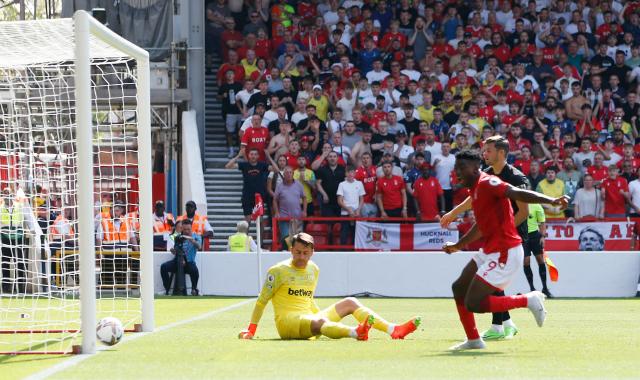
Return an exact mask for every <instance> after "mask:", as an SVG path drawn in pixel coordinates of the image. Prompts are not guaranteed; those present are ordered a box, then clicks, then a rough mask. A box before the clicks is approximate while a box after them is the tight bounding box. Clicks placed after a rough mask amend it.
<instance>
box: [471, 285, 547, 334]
mask: <svg viewBox="0 0 640 380" xmlns="http://www.w3.org/2000/svg"><path fill="white" fill-rule="evenodd" d="M492 289H493V287H492V286H491V285H489V284H487V283H486V282H484V281H483V280H477V281H476V280H475V279H474V281H472V282H471V284H470V285H469V291H468V292H467V296H466V298H465V306H466V307H467V309H469V310H470V311H472V312H474V313H488V312H491V313H494V312H504V311H508V310H511V309H518V308H525V307H526V308H528V309H529V310H530V311H531V313H533V316H534V318H535V319H536V323H537V324H538V326H540V327H542V325H543V324H544V320H545V318H546V315H547V311H546V310H545V308H544V299H545V296H544V294H542V293H541V292H538V291H535V292H529V293H527V294H522V295H515V296H504V297H497V296H493V295H491V292H492Z"/></svg>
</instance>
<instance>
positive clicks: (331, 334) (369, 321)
mask: <svg viewBox="0 0 640 380" xmlns="http://www.w3.org/2000/svg"><path fill="white" fill-rule="evenodd" d="M373 323H374V317H373V316H372V315H370V316H368V317H367V318H366V320H365V321H363V322H362V323H360V324H359V325H358V327H350V326H347V325H344V324H342V323H338V322H333V321H327V320H318V321H313V322H312V331H313V332H314V333H319V334H320V335H324V336H326V337H327V338H331V339H341V338H354V339H357V340H368V339H369V330H370V329H371V327H372V326H373ZM318 325H320V326H319V327H318ZM318 330H319V331H318Z"/></svg>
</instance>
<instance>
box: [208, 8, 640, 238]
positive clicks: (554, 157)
mask: <svg viewBox="0 0 640 380" xmlns="http://www.w3.org/2000/svg"><path fill="white" fill-rule="evenodd" d="M245 4H247V3H245ZM248 4H250V5H249V6H246V5H245V7H244V8H243V10H242V12H241V13H233V14H232V13H231V12H230V11H229V10H228V4H227V3H226V2H225V1H215V2H209V3H208V4H207V22H208V30H209V31H210V32H211V34H209V35H208V38H214V37H215V36H220V38H221V43H222V46H221V47H220V49H217V48H216V47H211V46H210V49H209V51H208V54H209V59H208V61H207V62H209V63H210V66H209V68H208V70H209V75H208V79H207V92H206V94H207V133H206V136H207V137H206V152H205V156H206V159H207V164H208V169H207V173H206V178H207V179H206V181H207V183H208V189H207V191H208V194H209V196H208V197H209V200H210V219H212V224H213V226H214V229H215V231H216V238H215V239H214V240H213V248H214V249H224V245H225V244H226V238H227V237H228V235H231V234H233V233H234V232H235V223H236V221H237V220H239V219H240V218H241V217H242V215H241V213H240V207H239V206H240V205H241V201H240V197H241V188H242V185H243V184H242V177H241V174H240V172H239V171H237V170H235V171H233V170H223V169H220V168H219V167H221V166H223V163H224V162H225V161H227V160H228V159H229V158H232V157H234V156H235V155H236V154H240V160H242V159H244V157H243V155H244V152H245V150H246V149H248V148H251V147H257V148H258V149H259V150H260V160H263V161H264V162H266V163H268V164H270V163H271V160H273V162H274V165H273V167H276V165H275V162H277V161H278V158H279V157H280V156H284V157H285V158H286V160H287V164H288V165H290V166H292V167H293V168H294V169H295V168H297V167H298V162H297V157H298V156H304V157H305V158H306V163H307V165H308V167H310V168H312V169H314V172H315V173H314V174H315V180H314V181H312V182H307V185H308V187H309V188H310V189H311V190H312V196H313V200H314V202H313V206H314V207H313V211H314V214H313V215H309V216H310V217H311V216H331V217H335V218H340V210H339V207H340V206H339V205H337V204H334V203H333V202H334V200H335V199H336V198H335V197H336V194H335V191H336V189H337V186H338V184H339V183H340V182H341V181H343V180H344V179H343V178H342V176H344V171H343V170H336V169H335V165H338V166H340V167H344V166H345V165H347V164H352V165H354V166H356V167H361V166H362V162H361V158H362V156H361V153H362V152H363V151H370V152H371V153H372V155H373V160H374V162H373V164H374V165H377V166H379V165H380V164H381V160H391V161H393V163H394V165H393V169H394V175H395V174H402V176H404V181H405V182H406V183H407V186H408V190H411V191H407V193H408V194H409V200H408V202H407V203H408V205H407V206H408V209H409V215H408V216H409V219H411V218H413V217H415V216H416V215H415V207H414V205H413V202H412V200H411V193H413V191H412V190H413V188H412V186H413V185H412V184H413V183H414V182H415V179H416V178H415V175H416V172H418V173H419V170H421V169H422V167H420V168H417V167H415V157H416V154H415V153H417V152H422V153H423V154H424V156H425V164H427V165H429V166H430V167H431V170H432V171H433V173H434V177H435V178H437V180H438V182H439V184H440V187H441V188H442V189H445V197H446V198H447V202H446V203H447V208H446V211H448V210H450V209H451V207H452V206H454V205H455V204H453V203H452V202H450V201H449V200H450V199H454V200H459V196H458V197H456V195H457V194H455V193H456V192H457V191H458V190H457V189H456V185H455V184H454V185H452V184H451V183H450V179H451V177H452V175H447V174H446V173H444V171H443V169H442V168H441V167H440V168H439V167H438V165H445V164H446V165H449V163H450V161H449V160H443V157H442V150H441V144H442V143H443V142H450V143H451V148H452V150H451V152H452V153H453V154H455V152H456V151H458V150H460V149H461V148H465V147H470V148H475V149H481V148H482V140H483V139H485V138H487V137H490V136H492V135H502V136H504V137H505V138H507V139H508V140H509V143H510V154H509V156H508V162H509V163H510V164H513V165H514V166H516V167H517V168H519V169H520V170H522V171H523V172H525V174H527V175H529V174H530V173H529V172H530V167H531V166H532V165H531V164H532V162H533V161H537V162H538V164H540V165H539V167H540V169H539V170H538V171H537V173H540V175H539V176H538V177H537V178H533V180H534V181H535V183H536V184H537V185H536V187H534V188H533V189H534V190H535V189H536V188H538V189H540V186H542V188H543V189H544V190H545V191H563V192H565V193H567V194H569V195H570V196H572V197H573V196H574V195H575V194H576V191H577V190H578V189H580V188H582V187H583V181H582V178H583V176H584V174H587V173H588V174H590V175H591V176H592V178H593V179H594V180H595V183H596V186H597V187H599V189H600V192H599V194H602V195H601V197H602V198H601V199H598V202H603V203H602V204H603V205H604V214H603V215H610V216H615V217H626V216H632V217H633V216H637V215H638V212H640V207H639V204H640V193H638V187H639V186H638V169H639V168H640V145H639V144H638V142H639V139H638V137H639V136H638V134H639V126H638V115H639V112H640V104H639V103H638V101H637V99H638V84H639V83H638V78H639V74H640V46H639V45H638V43H637V41H640V3H639V2H637V1H629V2H617V1H605V2H585V1H565V2H563V1H558V2H549V1H544V0H540V1H498V2H494V1H489V2H486V3H485V2H483V1H469V2H466V1H398V2H391V1H335V0H328V1H279V2H268V1H262V2H259V3H258V2H248ZM251 4H253V5H255V4H261V6H260V7H258V8H256V7H255V6H252V5H251ZM223 62H224V63H223ZM336 111H341V112H336ZM255 114H257V115H260V118H259V120H258V122H257V124H258V125H256V127H257V128H256V130H255V131H253V130H252V128H250V125H251V121H246V120H247V118H249V119H251V116H252V115H255ZM434 114H437V116H436V118H435V119H434ZM360 115H361V116H362V117H360ZM285 119H286V120H288V123H289V124H287V123H283V120H285ZM350 121H353V123H354V124H355V127H356V128H355V132H354V131H353V128H350V127H345V124H346V123H347V122H350ZM283 124H287V125H286V126H285V127H284V128H286V129H287V131H285V132H284V133H281V132H282V129H281V128H283V127H282V126H283ZM381 125H382V127H381ZM389 125H390V126H391V127H390V126H389ZM263 128H267V130H268V132H269V136H268V137H267V141H264V140H263V136H266V135H265V134H264V133H263V132H262V131H260V129H263ZM369 133H371V138H370V141H361V140H363V139H362V137H361V136H362V135H363V134H369ZM225 134H227V135H229V136H231V137H230V138H228V139H227V144H225V140H224V139H223V136H225ZM335 134H341V135H342V136H341V137H342V138H336V137H334V135H335ZM405 135H406V137H405ZM429 136H435V141H434V140H433V137H431V138H430V137H429ZM367 139H368V138H367ZM294 140H295V141H297V143H294V144H291V141H294ZM422 140H424V141H426V142H425V143H424V144H422ZM586 141H589V143H586ZM327 143H328V144H329V145H328V146H326V147H325V146H324V145H325V144H327ZM358 144H360V145H363V146H360V147H357V148H356V149H355V154H353V155H352V151H354V148H355V147H356V145H358ZM292 145H295V146H296V147H295V148H291V146H292ZM243 147H245V148H246V149H242V148H243ZM325 149H326V150H325ZM238 151H240V153H237V152H238ZM331 151H335V152H336V153H337V161H336V162H331V155H330V152H331ZM227 153H228V156H229V157H226V156H227ZM269 156H270V157H269ZM385 156H386V157H385ZM418 156H419V155H418ZM567 158H570V159H572V161H573V162H574V163H575V169H574V168H564V162H565V160H566V159H567ZM316 160H318V161H317V162H316V164H315V165H311V164H312V163H314V161H316ZM534 166H538V165H535V164H534ZM327 168H329V169H327ZM550 168H551V169H555V170H549V169H550ZM396 171H397V173H396ZM447 171H450V170H449V169H447ZM379 172H380V170H379ZM551 172H553V173H554V174H555V175H550V176H546V177H545V174H546V173H551ZM418 175H419V174H418ZM381 176H382V173H378V178H380V177H381ZM411 176H414V177H413V178H411ZM358 179H360V180H364V182H365V183H364V185H365V186H364V187H365V189H366V190H367V193H368V194H365V197H367V196H369V197H371V196H372V195H373V192H374V191H375V182H376V178H371V177H366V180H365V177H361V178H358ZM264 180H265V181H266V178H265V179H264ZM366 181H370V183H367V182H366ZM272 182H274V181H272ZM277 182H278V181H275V183H277ZM371 182H373V183H371ZM554 182H556V184H555V185H554ZM560 184H561V185H562V186H560ZM367 185H369V186H367ZM551 188H553V189H551ZM449 189H451V190H449ZM602 190H604V191H602ZM425 193H426V194H427V196H432V195H433V192H421V194H425ZM327 197H328V198H329V199H330V200H331V201H330V202H328V203H327V202H326V199H325V198H327ZM433 197H434V199H433V200H431V199H425V200H422V201H424V202H434V204H436V202H438V200H437V199H436V198H435V197H436V195H433ZM449 197H451V198H449ZM266 202H267V203H269V202H270V200H269V199H267V200H266ZM369 202H370V201H369ZM581 202H584V201H583V200H581ZM371 203H373V204H375V201H374V202H371ZM267 206H269V205H267ZM581 206H583V205H581ZM267 209H269V207H267ZM352 211H353V215H354V216H359V215H360V211H362V210H352ZM356 211H357V212H356ZM441 211H445V210H441ZM571 212H572V211H571V210H568V211H565V212H564V213H553V214H551V213H550V214H548V216H549V215H551V216H554V217H558V218H573V214H572V213H571ZM349 214H350V213H347V216H349ZM379 215H380V214H379V213H378V216H379ZM599 216H600V215H596V217H599ZM570 220H574V219H570ZM338 221H339V220H337V219H336V222H338ZM270 224H271V223H268V225H270ZM333 226H334V228H337V226H339V223H336V224H334V225H333ZM330 227H331V225H327V224H323V223H322V222H311V223H307V224H306V227H305V230H306V231H307V232H309V233H311V234H313V235H314V236H316V238H317V239H318V241H320V242H324V241H332V240H336V241H337V238H338V237H339V230H335V231H334V230H333V229H331V230H330ZM330 234H333V236H330ZM266 235H267V236H270V232H269V230H268V231H267V233H266ZM332 237H335V238H336V239H332ZM268 243H269V242H267V244H268Z"/></svg>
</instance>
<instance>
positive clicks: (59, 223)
mask: <svg viewBox="0 0 640 380" xmlns="http://www.w3.org/2000/svg"><path fill="white" fill-rule="evenodd" d="M67 229H68V231H67V233H66V234H65V233H64V232H63V231H64V230H67ZM49 234H50V235H51V240H63V239H64V238H65V236H69V235H74V234H75V231H74V230H73V226H72V225H71V222H69V219H67V218H65V217H64V215H62V214H60V215H58V217H57V218H56V220H54V221H53V224H52V225H51V227H49Z"/></svg>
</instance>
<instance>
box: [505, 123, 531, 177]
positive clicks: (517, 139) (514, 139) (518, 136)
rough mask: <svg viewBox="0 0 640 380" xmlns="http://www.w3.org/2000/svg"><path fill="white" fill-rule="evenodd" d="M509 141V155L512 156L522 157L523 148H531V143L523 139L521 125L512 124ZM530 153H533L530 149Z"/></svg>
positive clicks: (508, 136)
mask: <svg viewBox="0 0 640 380" xmlns="http://www.w3.org/2000/svg"><path fill="white" fill-rule="evenodd" d="M507 139H508V140H509V154H512V155H514V156H515V157H520V156H521V155H522V148H524V147H528V148H531V142H530V141H529V140H527V139H525V138H523V137H522V126H521V125H520V123H514V124H511V128H509V135H507ZM529 153H531V149H529ZM524 174H527V173H524Z"/></svg>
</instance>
